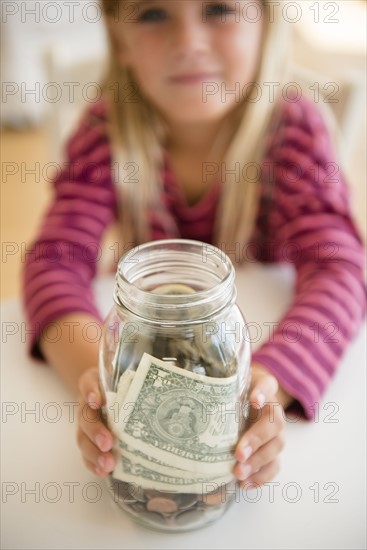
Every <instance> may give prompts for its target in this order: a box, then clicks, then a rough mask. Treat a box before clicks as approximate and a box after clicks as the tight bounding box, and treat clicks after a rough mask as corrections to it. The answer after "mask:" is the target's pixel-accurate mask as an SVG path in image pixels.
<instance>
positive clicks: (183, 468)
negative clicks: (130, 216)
mask: <svg viewBox="0 0 367 550" xmlns="http://www.w3.org/2000/svg"><path fill="white" fill-rule="evenodd" d="M234 280H235V271H234V268H233V265H232V263H231V261H230V259H229V258H228V256H227V255H225V254H224V253H223V252H221V251H220V250H219V249H218V248H216V247H214V246H212V245H209V244H206V243H202V242H199V241H192V240H184V239H170V240H162V241H154V242H149V243H146V244H144V245H141V246H138V247H136V248H134V249H133V250H131V251H130V252H128V253H127V254H125V255H124V256H123V257H122V258H121V260H120V262H119V265H118V271H117V275H116V288H115V293H114V301H115V305H114V307H113V308H112V310H111V311H110V313H109V315H108V316H107V319H106V321H105V323H104V326H103V332H102V339H101V344H100V356H99V376H100V385H101V389H102V392H103V393H104V403H105V404H104V406H103V409H102V411H103V418H104V420H105V422H106V424H107V425H108V426H109V428H110V429H111V431H112V432H113V433H114V434H115V436H116V444H115V446H114V452H115V454H116V456H117V457H118V462H117V466H116V468H115V470H114V471H113V472H112V473H111V474H110V475H109V476H108V478H106V481H107V484H108V488H109V490H110V492H111V493H112V496H113V499H114V501H115V503H116V504H117V505H118V506H119V507H120V508H121V509H123V510H124V511H125V512H127V513H128V514H129V515H130V516H132V517H133V518H134V519H135V520H136V521H137V522H138V523H140V524H142V525H144V526H146V527H150V528H153V529H158V530H164V531H173V532H174V531H186V530H191V529H195V528H199V527H202V526H204V525H206V524H208V523H211V522H212V521H214V520H216V519H218V518H219V517H220V516H222V514H223V513H224V512H225V510H226V509H227V508H228V506H229V505H230V504H231V503H232V502H233V501H234V500H235V498H236V490H237V489H238V484H237V482H236V479H235V477H234V475H233V467H234V464H235V462H236V461H235V459H234V455H233V451H234V449H235V446H236V443H237V441H238V437H239V435H240V433H242V432H243V430H244V429H245V427H246V426H245V425H246V414H245V413H246V411H247V408H248V403H247V398H248V390H249V385H250V377H251V374H250V357H251V350H250V338H249V337H248V330H247V326H246V322H245V320H244V318H243V316H242V314H241V312H240V310H239V308H238V306H237V305H236V303H235V300H236V288H235V285H234Z"/></svg>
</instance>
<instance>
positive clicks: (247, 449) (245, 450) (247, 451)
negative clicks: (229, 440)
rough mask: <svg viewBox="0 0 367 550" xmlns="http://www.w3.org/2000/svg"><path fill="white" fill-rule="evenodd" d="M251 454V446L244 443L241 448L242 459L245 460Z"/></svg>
mask: <svg viewBox="0 0 367 550" xmlns="http://www.w3.org/2000/svg"><path fill="white" fill-rule="evenodd" d="M251 455H252V447H250V445H246V446H245V447H244V448H243V456H244V460H247V459H248V458H250V456H251Z"/></svg>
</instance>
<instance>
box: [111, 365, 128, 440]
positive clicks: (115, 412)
mask: <svg viewBox="0 0 367 550" xmlns="http://www.w3.org/2000/svg"><path fill="white" fill-rule="evenodd" d="M134 376H135V372H134V371H131V370H127V371H125V372H124V373H123V374H122V376H121V377H120V380H119V382H118V386H117V392H111V391H107V392H106V405H105V408H104V412H105V415H106V418H107V425H108V427H109V428H110V430H111V431H112V432H113V433H114V434H115V435H116V437H117V438H118V439H119V438H120V433H119V430H118V421H119V416H120V413H121V408H122V407H123V405H124V402H125V398H126V395H127V393H128V391H129V388H130V385H131V382H132V381H133V379H134Z"/></svg>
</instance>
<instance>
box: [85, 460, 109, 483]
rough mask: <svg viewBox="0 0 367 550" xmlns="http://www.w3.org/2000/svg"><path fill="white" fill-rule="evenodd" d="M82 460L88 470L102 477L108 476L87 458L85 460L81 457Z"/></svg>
mask: <svg viewBox="0 0 367 550" xmlns="http://www.w3.org/2000/svg"><path fill="white" fill-rule="evenodd" d="M83 462H84V464H85V466H86V467H87V468H88V470H90V471H91V472H92V473H93V474H97V476H99V477H102V478H105V477H107V476H108V473H107V472H104V471H103V470H101V469H100V468H96V467H95V465H94V464H93V462H89V460H86V459H85V458H83Z"/></svg>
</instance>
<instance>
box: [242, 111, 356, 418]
mask: <svg viewBox="0 0 367 550" xmlns="http://www.w3.org/2000/svg"><path fill="white" fill-rule="evenodd" d="M285 113H286V116H285V119H284V125H283V127H282V131H281V134H282V137H281V140H277V141H276V143H277V145H274V146H273V148H272V149H271V150H270V152H269V157H268V158H267V159H266V161H267V162H268V163H269V162H270V164H272V166H273V168H274V172H273V173H274V183H275V185H274V192H273V197H272V203H273V205H272V208H271V210H270V214H269V235H271V240H272V243H273V246H272V247H269V249H270V248H271V250H272V251H273V254H274V257H271V258H270V257H269V258H267V259H268V260H270V261H281V262H283V261H284V262H292V263H293V264H294V266H295V269H296V288H295V295H294V299H293V303H292V306H291V307H290V309H289V310H288V311H287V313H286V314H285V315H284V316H283V318H282V319H281V320H280V322H279V324H278V325H277V327H276V330H275V331H274V334H273V335H272V338H271V339H269V340H268V341H267V342H266V343H265V344H264V345H263V346H261V347H260V349H259V350H257V351H256V352H255V353H254V354H253V362H258V363H259V364H262V365H263V366H264V367H266V368H267V369H268V370H269V371H271V372H272V373H273V374H274V375H275V376H276V378H277V379H278V381H279V383H280V385H281V386H282V387H283V388H284V389H285V390H286V391H287V392H288V393H289V394H290V395H292V396H293V397H294V398H295V400H296V401H297V402H298V405H301V407H302V413H303V414H304V415H305V417H306V418H307V419H312V418H313V417H314V414H315V407H317V404H318V403H319V401H320V399H321V397H322V395H323V392H324V391H325V389H326V387H327V386H328V384H329V382H330V380H331V379H332V377H333V375H334V374H335V371H336V369H337V366H338V363H339V361H340V359H341V358H342V356H343V354H344V352H345V350H346V347H347V345H348V343H349V342H350V341H351V340H352V339H353V338H354V337H355V336H356V334H357V333H358V330H359V328H360V326H361V324H362V322H363V320H364V317H365V315H366V286H365V282H364V270H365V260H366V257H365V247H364V243H363V241H362V238H361V235H360V233H359V231H358V228H357V227H356V225H355V223H354V222H353V220H352V217H351V213H350V204H349V193H348V187H347V185H346V183H345V181H344V179H343V175H342V172H341V170H340V167H339V166H338V164H337V163H336V162H335V159H334V157H333V151H332V147H331V144H330V140H329V137H328V133H327V130H326V128H325V126H324V124H323V121H322V119H321V117H320V115H319V113H318V111H317V110H316V106H314V105H313V104H312V103H311V102H310V101H309V100H302V101H301V102H298V103H294V104H289V105H288V106H287V107H286V108H285ZM274 243H275V246H274ZM274 251H275V252H274ZM350 368H351V369H352V368H353V366H352V365H351V366H350Z"/></svg>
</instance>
